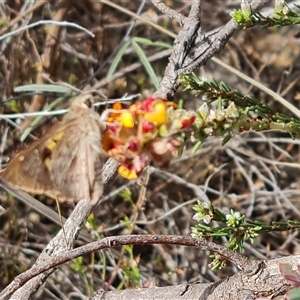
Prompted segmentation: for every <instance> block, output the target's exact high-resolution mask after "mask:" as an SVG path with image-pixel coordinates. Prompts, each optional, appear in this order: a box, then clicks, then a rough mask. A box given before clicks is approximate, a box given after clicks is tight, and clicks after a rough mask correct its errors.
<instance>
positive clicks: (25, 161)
mask: <svg viewBox="0 0 300 300" xmlns="http://www.w3.org/2000/svg"><path fill="white" fill-rule="evenodd" d="M60 131H61V124H60V123H58V124H56V125H54V126H53V127H51V128H50V129H49V131H48V132H47V133H46V134H45V135H44V136H42V137H41V138H40V139H38V140H37V141H35V142H34V143H33V144H31V145H30V146H29V147H27V148H25V149H24V150H21V151H20V152H19V153H17V154H16V156H15V157H14V158H13V159H12V160H11V161H10V162H9V164H8V165H7V167H6V169H4V170H2V171H1V173H0V174H1V176H2V178H3V179H4V180H5V181H6V182H8V183H9V184H11V185H12V186H14V187H16V188H20V189H22V190H24V191H26V192H28V193H32V194H36V195H40V194H47V195H48V196H50V197H52V198H63V195H61V193H60V192H59V191H58V190H55V189H53V187H52V184H51V180H50V173H49V170H48V168H47V165H46V164H45V159H47V157H48V155H49V149H48V148H47V145H48V144H49V143H50V142H51V139H49V137H50V136H54V135H57V134H58V133H59V132H60ZM46 191H47V193H45V192H46Z"/></svg>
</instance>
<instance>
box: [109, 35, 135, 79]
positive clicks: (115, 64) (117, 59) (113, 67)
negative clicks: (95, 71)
mask: <svg viewBox="0 0 300 300" xmlns="http://www.w3.org/2000/svg"><path fill="white" fill-rule="evenodd" d="M130 44H131V40H128V41H127V42H125V43H124V44H123V46H122V47H121V48H120V50H119V51H118V53H117V55H116V57H115V59H114V60H113V62H112V63H111V66H110V68H109V70H108V72H107V75H106V78H109V77H111V76H112V75H113V74H114V73H115V71H116V69H117V67H118V65H119V63H120V61H121V59H122V57H123V55H124V53H125V51H126V50H127V48H128V47H129V45H130Z"/></svg>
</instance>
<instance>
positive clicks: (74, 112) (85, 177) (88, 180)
mask: <svg viewBox="0 0 300 300" xmlns="http://www.w3.org/2000/svg"><path fill="white" fill-rule="evenodd" d="M91 97H92V96H91V95H85V96H79V97H77V98H75V99H74V100H73V101H72V104H71V106H70V111H69V112H68V113H67V114H66V115H65V116H64V118H63V119H62V121H61V122H59V123H57V124H55V125H54V126H52V127H51V128H50V129H49V130H48V131H47V132H46V133H45V134H44V135H43V136H42V137H41V138H40V139H38V140H37V141H35V142H34V143H33V144H31V145H30V146H29V147H27V148H25V149H24V150H21V151H20V152H19V153H17V154H16V156H15V157H14V158H13V159H12V160H11V161H10V162H9V164H8V165H7V167H6V169H4V170H3V171H2V172H1V173H0V174H1V176H2V178H3V179H4V180H5V181H6V182H8V183H9V184H11V185H12V186H14V187H17V188H20V189H22V190H24V191H26V192H28V193H32V194H43V195H46V196H49V197H51V198H54V199H57V200H58V201H60V202H78V201H79V200H81V199H85V198H91V201H92V202H97V201H98V197H99V196H100V195H101V192H102V189H103V184H102V176H101V170H102V165H103V160H104V152H103V150H102V148H101V140H102V136H103V131H104V129H105V128H104V125H103V122H102V121H101V119H100V116H99V115H98V114H97V113H96V112H95V111H94V110H93V107H92V105H91V104H90V103H88V102H90V100H91V99H92V98H91ZM87 104H88V105H87Z"/></svg>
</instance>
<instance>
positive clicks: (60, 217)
mask: <svg viewBox="0 0 300 300" xmlns="http://www.w3.org/2000/svg"><path fill="white" fill-rule="evenodd" d="M55 201H56V206H57V212H58V216H59V221H60V224H61V227H62V230H63V234H64V239H65V242H66V249H68V240H67V235H66V232H65V227H64V221H63V218H62V214H61V210H60V204H59V201H58V200H57V198H55Z"/></svg>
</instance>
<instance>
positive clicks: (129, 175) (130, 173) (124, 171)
mask: <svg viewBox="0 0 300 300" xmlns="http://www.w3.org/2000/svg"><path fill="white" fill-rule="evenodd" d="M118 173H119V174H120V175H121V176H122V177H124V178H126V179H128V180H131V179H136V178H137V174H136V172H135V171H134V170H130V169H128V168H127V167H125V166H120V167H119V168H118Z"/></svg>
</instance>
